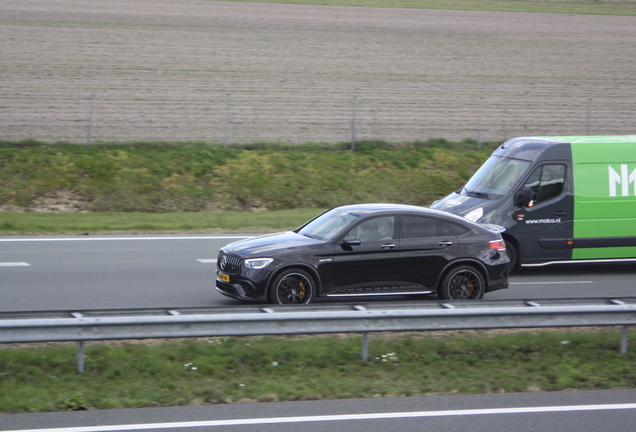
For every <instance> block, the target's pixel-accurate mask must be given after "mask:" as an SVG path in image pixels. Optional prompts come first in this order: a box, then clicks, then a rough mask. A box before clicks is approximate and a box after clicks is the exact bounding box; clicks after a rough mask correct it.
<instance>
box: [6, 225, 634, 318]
mask: <svg viewBox="0 0 636 432" xmlns="http://www.w3.org/2000/svg"><path fill="white" fill-rule="evenodd" d="M243 237H246V236H240V235H238V236H196V235H191V236H131V237H116V236H99V237H97V236H77V237H0V311H43V310H68V309H73V310H86V309H120V308H121V309H123V308H164V307H192V306H202V307H206V306H223V305H240V304H242V303H241V302H239V301H235V300H232V299H229V298H226V297H223V296H222V295H220V294H219V293H217V292H216V290H215V289H214V280H215V273H214V270H215V265H216V264H215V259H216V257H217V255H218V251H219V249H220V248H221V247H222V246H223V245H225V244H227V243H229V242H231V241H235V240H238V239H239V238H243ZM635 276H636V266H634V264H629V263H625V264H595V265H589V264H588V265H579V264H577V265H558V266H548V267H542V268H532V269H524V270H522V271H521V272H520V273H519V274H516V275H513V276H512V277H511V279H510V288H509V289H507V290H502V291H496V292H493V293H490V294H487V295H486V297H485V298H486V299H492V300H494V299H539V298H568V297H606V296H612V297H625V296H633V295H636V283H635V282H634V277H635ZM375 299H377V300H378V301H380V300H382V301H386V300H387V298H386V297H382V298H377V297H376V298H375ZM398 299H400V300H405V299H408V297H402V298H398ZM353 300H355V299H353V298H349V299H348V301H353ZM364 300H365V301H373V300H374V299H373V298H365V299H364ZM319 301H320V300H319ZM321 301H323V302H326V301H333V300H331V299H329V300H321Z"/></svg>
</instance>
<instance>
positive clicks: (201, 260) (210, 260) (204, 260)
mask: <svg viewBox="0 0 636 432" xmlns="http://www.w3.org/2000/svg"><path fill="white" fill-rule="evenodd" d="M197 261H199V262H200V263H201V264H216V262H217V261H218V260H215V259H198V260H197Z"/></svg>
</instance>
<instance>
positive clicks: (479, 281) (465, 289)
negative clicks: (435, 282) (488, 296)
mask: <svg viewBox="0 0 636 432" xmlns="http://www.w3.org/2000/svg"><path fill="white" fill-rule="evenodd" d="M485 291H486V284H485V282H484V278H483V276H482V275H481V273H480V272H479V271H478V270H477V269H476V268H474V267H472V266H468V265H464V266H459V267H455V268H454V269H452V270H451V271H450V272H449V273H448V274H447V275H446V277H445V278H444V281H443V282H442V285H441V286H440V287H439V289H438V290H437V296H438V297H439V298H440V299H441V300H479V299H481V298H483V297H484V293H485Z"/></svg>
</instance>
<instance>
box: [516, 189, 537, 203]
mask: <svg viewBox="0 0 636 432" xmlns="http://www.w3.org/2000/svg"><path fill="white" fill-rule="evenodd" d="M533 198H534V193H533V192H532V189H530V188H529V187H525V188H523V189H521V190H520V191H519V192H517V195H516V196H515V205H516V206H517V207H522V206H523V207H532V206H533V205H534V201H533Z"/></svg>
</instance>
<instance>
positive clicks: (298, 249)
mask: <svg viewBox="0 0 636 432" xmlns="http://www.w3.org/2000/svg"><path fill="white" fill-rule="evenodd" d="M501 231H503V228H501V227H498V226H494V225H486V224H478V223H473V222H470V221H468V220H466V219H463V218H461V217H459V216H455V215H452V214H449V213H446V212H441V211H437V210H431V209H427V208H422V207H415V206H406V205H397V204H358V205H348V206H343V207H337V208H334V209H331V210H328V211H326V212H324V213H322V214H321V215H319V216H317V217H315V218H314V219H312V220H310V221H309V222H307V223H306V224H304V225H303V226H301V227H300V228H298V229H296V230H294V231H289V232H284V233H279V234H271V235H264V236H259V237H255V238H251V239H246V240H241V241H237V242H234V243H230V244H228V245H227V246H225V247H223V248H222V249H221V251H220V252H219V257H218V261H217V270H216V289H217V290H218V291H219V292H220V293H221V294H224V295H226V296H228V297H232V298H235V299H241V300H265V299H267V300H268V301H269V302H271V303H274V304H287V303H293V304H306V303H309V302H311V301H312V300H313V299H314V298H316V297H345V296H370V295H405V294H432V293H437V295H438V297H439V298H440V299H447V300H453V299H481V298H482V297H483V296H484V294H485V293H487V292H490V291H494V290H498V289H501V288H507V287H508V262H509V260H508V254H507V252H506V246H505V243H504V241H503V239H502V237H501V235H500V233H501Z"/></svg>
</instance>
